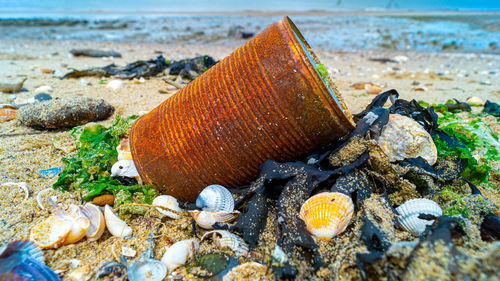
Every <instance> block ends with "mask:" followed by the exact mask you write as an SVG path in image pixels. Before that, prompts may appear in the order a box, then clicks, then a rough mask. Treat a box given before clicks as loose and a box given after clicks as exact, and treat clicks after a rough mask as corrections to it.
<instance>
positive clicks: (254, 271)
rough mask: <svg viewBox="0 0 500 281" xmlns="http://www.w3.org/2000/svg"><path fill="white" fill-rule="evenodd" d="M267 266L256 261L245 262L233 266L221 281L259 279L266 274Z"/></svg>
mask: <svg viewBox="0 0 500 281" xmlns="http://www.w3.org/2000/svg"><path fill="white" fill-rule="evenodd" d="M266 272H267V267H266V266H265V265H263V264H260V263H257V262H247V263H244V264H240V265H238V266H235V267H233V268H232V269H231V270H230V271H229V272H228V273H227V274H226V275H224V277H223V278H222V281H236V280H261V279H263V277H264V276H265V275H266Z"/></svg>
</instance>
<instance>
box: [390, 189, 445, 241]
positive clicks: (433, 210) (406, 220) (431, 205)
mask: <svg viewBox="0 0 500 281" xmlns="http://www.w3.org/2000/svg"><path fill="white" fill-rule="evenodd" d="M396 211H397V212H398V214H399V216H398V221H399V223H400V224H401V227H402V228H403V229H405V230H406V231H408V232H410V233H411V234H413V235H416V236H418V235H420V234H422V233H423V232H424V230H425V228H426V226H428V225H431V224H432V223H433V222H434V221H433V220H424V219H419V218H418V216H419V215H420V214H428V215H433V216H436V217H440V216H442V215H443V211H442V210H441V207H439V205H438V204H437V203H436V202H434V201H432V200H429V199H424V198H420V199H412V200H408V201H406V202H405V203H404V204H403V205H401V206H399V207H397V208H396Z"/></svg>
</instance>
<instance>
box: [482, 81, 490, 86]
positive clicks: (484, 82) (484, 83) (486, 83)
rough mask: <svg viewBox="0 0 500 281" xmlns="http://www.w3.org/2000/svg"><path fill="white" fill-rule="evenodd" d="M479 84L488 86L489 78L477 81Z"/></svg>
mask: <svg viewBox="0 0 500 281" xmlns="http://www.w3.org/2000/svg"><path fill="white" fill-rule="evenodd" d="M479 84H481V85H486V86H490V85H491V81H490V80H484V81H481V82H479Z"/></svg>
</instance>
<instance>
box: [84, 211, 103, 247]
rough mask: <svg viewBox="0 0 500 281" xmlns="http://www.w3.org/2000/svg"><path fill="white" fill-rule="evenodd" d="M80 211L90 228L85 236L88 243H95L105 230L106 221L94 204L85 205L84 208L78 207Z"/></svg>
mask: <svg viewBox="0 0 500 281" xmlns="http://www.w3.org/2000/svg"><path fill="white" fill-rule="evenodd" d="M80 209H81V211H82V213H83V215H84V216H86V217H87V218H88V219H89V221H90V227H89V230H88V231H87V233H86V234H85V236H87V239H88V240H89V241H96V240H98V239H99V238H101V236H102V234H103V233H104V229H105V228H106V220H105V219H104V215H103V214H102V212H101V210H100V209H99V207H97V206H96V205H94V204H91V203H87V204H85V205H84V206H80Z"/></svg>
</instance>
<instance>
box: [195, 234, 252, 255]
mask: <svg viewBox="0 0 500 281" xmlns="http://www.w3.org/2000/svg"><path fill="white" fill-rule="evenodd" d="M210 234H212V239H213V240H214V243H215V245H216V246H217V247H218V248H219V249H221V250H224V249H227V248H229V249H231V250H233V252H234V254H235V255H236V257H237V258H239V257H242V256H246V255H248V245H247V243H245V240H243V239H242V238H241V237H239V236H238V235H236V234H233V233H231V232H229V231H226V230H213V231H209V232H207V233H205V234H204V235H203V237H201V240H202V241H203V239H205V237H207V235H210Z"/></svg>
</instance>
